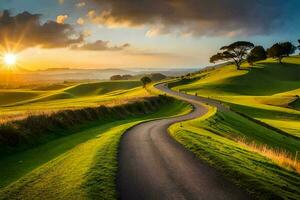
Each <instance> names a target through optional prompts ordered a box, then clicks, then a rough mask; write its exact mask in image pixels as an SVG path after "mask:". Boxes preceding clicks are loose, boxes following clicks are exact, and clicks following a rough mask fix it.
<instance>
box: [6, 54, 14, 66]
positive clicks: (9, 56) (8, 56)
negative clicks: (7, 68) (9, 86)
mask: <svg viewBox="0 0 300 200" xmlns="http://www.w3.org/2000/svg"><path fill="white" fill-rule="evenodd" d="M3 58H4V63H5V64H6V65H15V64H16V61H17V56H16V55H14V54H11V53H8V54H5V55H4V57H3Z"/></svg>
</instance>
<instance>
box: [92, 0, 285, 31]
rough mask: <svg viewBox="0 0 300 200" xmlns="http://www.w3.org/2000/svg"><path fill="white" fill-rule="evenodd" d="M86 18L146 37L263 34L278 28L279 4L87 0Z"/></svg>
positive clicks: (268, 1)
mask: <svg viewBox="0 0 300 200" xmlns="http://www.w3.org/2000/svg"><path fill="white" fill-rule="evenodd" d="M89 1H92V2H94V3H95V2H96V4H98V5H99V8H98V10H97V9H95V10H94V11H93V10H92V11H90V12H89V14H88V16H89V18H90V19H91V21H93V22H95V23H100V24H104V25H107V26H142V25H147V26H149V27H150V30H149V32H148V35H149V36H153V35H155V34H167V33H169V32H178V33H180V34H193V35H206V36H211V35H229V36H235V35H255V34H266V33H269V32H270V31H272V30H273V29H274V28H276V27H278V26H280V23H281V22H282V21H281V18H280V15H281V13H282V12H283V11H284V9H285V4H286V3H285V1H283V0H276V1H274V0H226V1H225V0H130V1H127V0H114V1H109V0H89Z"/></svg>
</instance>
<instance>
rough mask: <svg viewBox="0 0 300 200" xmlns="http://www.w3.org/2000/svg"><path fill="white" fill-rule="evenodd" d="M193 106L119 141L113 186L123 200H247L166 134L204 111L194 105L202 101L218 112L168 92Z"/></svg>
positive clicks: (148, 123)
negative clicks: (115, 176)
mask: <svg viewBox="0 0 300 200" xmlns="http://www.w3.org/2000/svg"><path fill="white" fill-rule="evenodd" d="M156 87H157V88H158V89H160V90H162V91H164V92H166V93H169V94H172V95H176V96H178V97H179V98H182V99H184V100H186V101H188V102H190V103H191V104H193V106H194V111H193V112H191V113H189V114H187V115H184V116H179V117H174V118H170V119H161V120H155V121H150V122H146V123H142V124H139V125H137V126H135V127H133V128H132V129H130V130H128V131H127V132H126V133H125V134H124V137H123V138H122V141H121V146H120V155H119V165H120V168H119V172H118V180H117V187H118V192H119V195H120V199H123V200H148V199H149V200H160V199H162V200H164V199H191V200H192V199H197V200H198V199H204V200H210V199H214V200H217V199H228V200H234V199H243V200H244V199H250V197H249V196H248V194H247V193H245V192H244V191H242V190H241V189H239V188H238V187H236V186H235V185H233V184H232V183H231V182H229V181H227V180H226V179H224V178H223V176H222V174H220V173H218V172H217V171H216V170H215V169H213V168H212V167H210V166H208V165H207V164H205V163H204V162H202V161H201V160H199V159H198V158H196V157H195V156H194V154H192V153H191V152H189V151H187V150H186V149H185V148H184V147H182V146H181V145H180V144H179V143H177V142H176V141H175V140H174V139H172V138H171V137H170V136H169V135H168V134H167V128H168V127H169V126H170V125H171V124H173V123H175V122H180V121H184V120H188V119H193V118H196V117H199V116H201V115H203V114H205V113H206V112H207V108H206V107H203V106H200V105H199V104H197V103H195V101H198V100H204V101H205V102H206V103H210V104H212V105H215V106H217V107H220V109H226V108H224V107H223V106H221V105H220V104H218V102H215V101H213V100H210V99H202V98H201V97H194V96H191V95H186V94H181V93H178V92H175V91H171V90H169V89H168V88H167V87H165V86H164V85H162V84H161V85H158V86H156Z"/></svg>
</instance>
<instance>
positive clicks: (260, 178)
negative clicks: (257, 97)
mask: <svg viewBox="0 0 300 200" xmlns="http://www.w3.org/2000/svg"><path fill="white" fill-rule="evenodd" d="M227 114H228V113H217V114H216V115H213V116H212V115H210V117H206V118H200V119H196V120H191V121H187V122H183V123H177V124H174V125H172V126H171V127H170V128H169V132H170V134H171V136H172V137H173V138H174V139H176V140H177V141H178V142H179V143H181V144H182V145H183V146H185V147H186V148H187V149H189V150H190V151H192V152H193V153H195V155H196V156H197V157H199V158H200V159H201V160H204V161H206V162H207V163H208V164H210V165H211V166H213V167H215V168H216V169H218V170H220V171H221V172H222V173H223V174H224V175H225V177H227V178H228V179H231V180H232V181H233V182H235V183H236V184H237V185H238V186H240V187H242V188H244V189H246V190H248V191H249V192H250V193H251V194H252V195H253V196H254V197H256V198H257V199H299V198H300V192H299V191H300V190H299V188H300V176H299V173H297V172H296V170H294V169H291V168H289V167H287V166H285V167H284V166H280V165H279V164H278V162H276V160H274V159H272V158H271V157H268V156H267V155H266V154H263V153H262V152H259V151H255V150H254V149H253V148H252V147H251V146H250V145H245V144H246V143H241V141H236V139H237V138H240V137H248V138H249V137H250V138H251V139H252V140H254V141H261V142H262V144H264V143H265V142H266V143H268V144H273V147H274V146H277V145H281V146H285V148H289V149H290V150H291V151H295V150H296V149H297V148H298V147H299V144H298V143H297V142H296V141H297V140H295V141H290V143H289V142H288V141H287V140H289V138H285V136H281V135H277V137H274V135H273V134H275V133H270V134H271V135H268V132H266V131H267V129H265V128H264V127H260V126H259V125H257V124H251V122H250V121H249V122H248V121H247V120H246V119H243V118H242V117H240V116H238V115H234V114H233V116H227ZM225 115H226V116H225ZM229 115H231V114H229ZM274 138H275V139H274ZM291 140H292V139H291ZM298 142H299V141H298ZM289 145H290V147H288V146H289Z"/></svg>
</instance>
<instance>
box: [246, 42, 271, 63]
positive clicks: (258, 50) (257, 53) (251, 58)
mask: <svg viewBox="0 0 300 200" xmlns="http://www.w3.org/2000/svg"><path fill="white" fill-rule="evenodd" d="M266 59H267V52H266V50H265V49H264V48H263V47H262V46H255V47H254V48H253V49H252V50H251V51H250V53H249V55H248V57H247V61H248V63H249V64H250V65H253V63H254V62H257V61H260V60H266Z"/></svg>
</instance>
